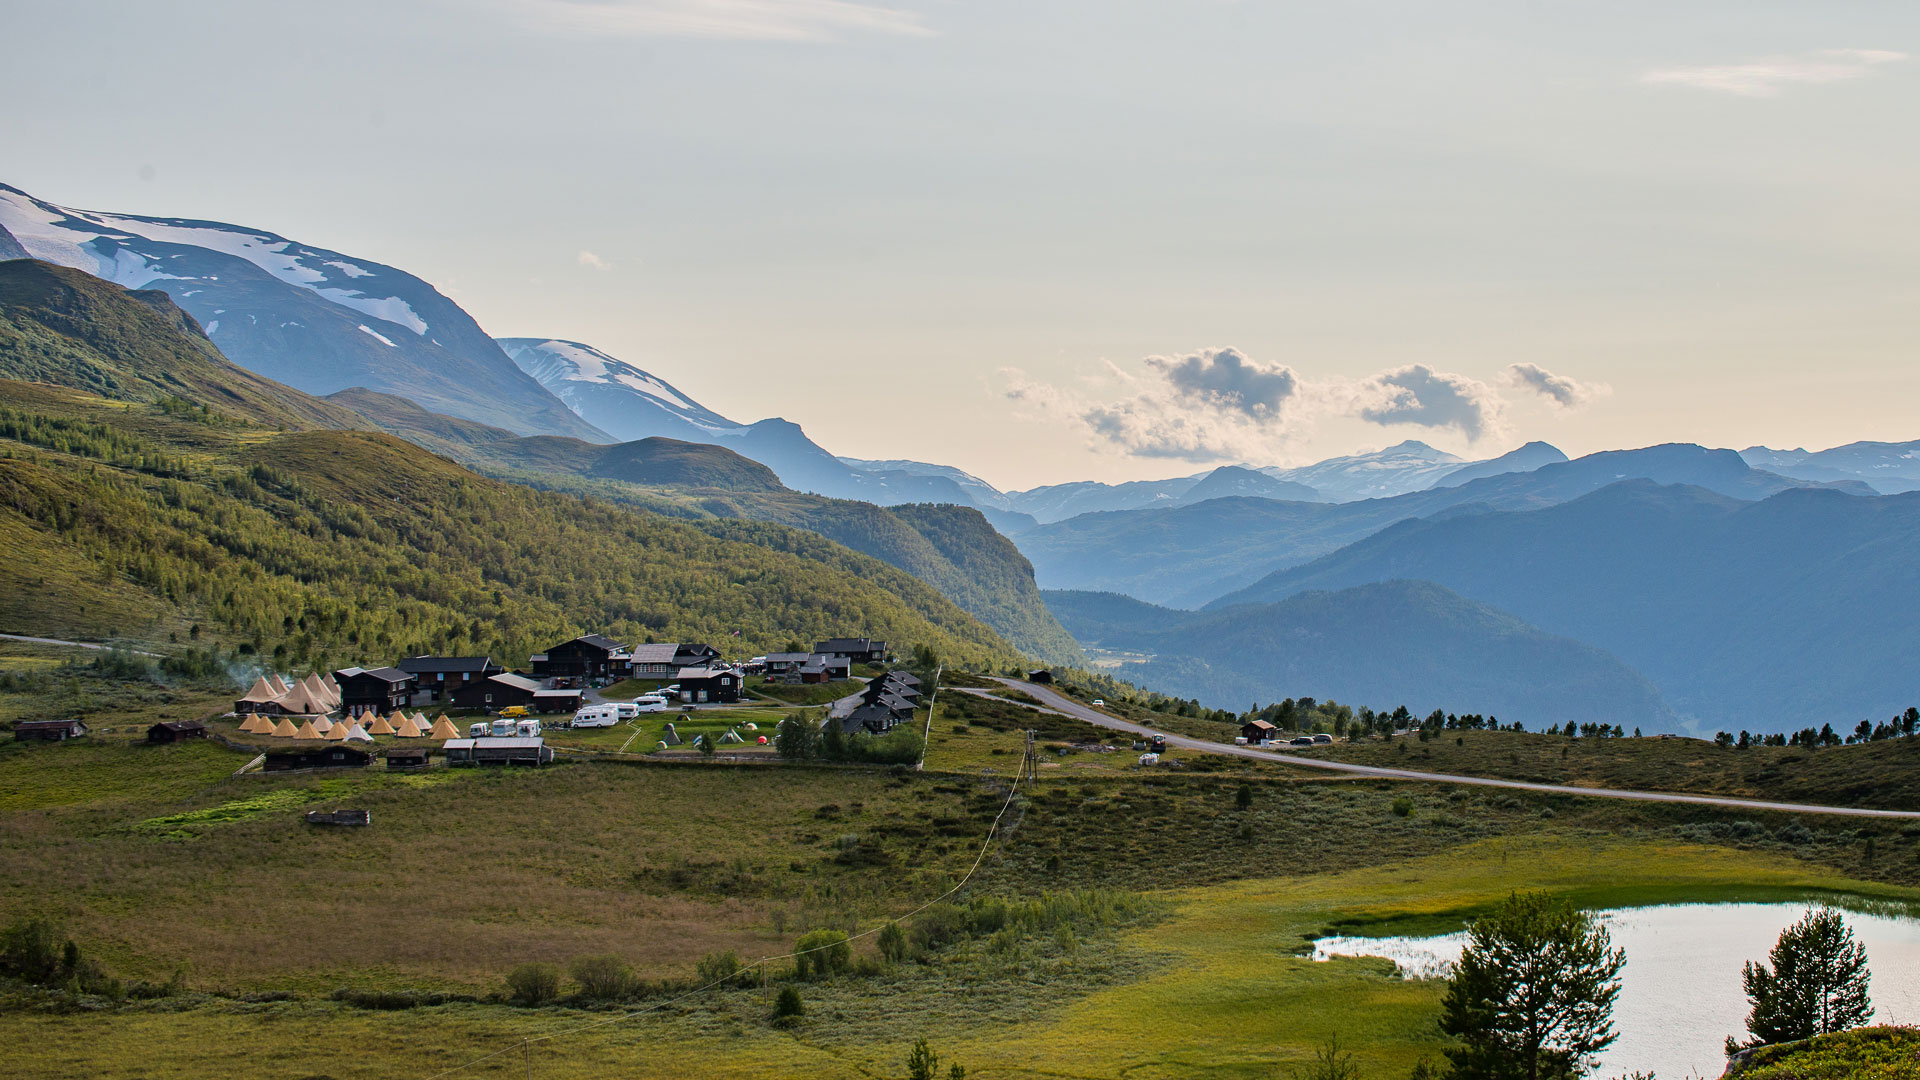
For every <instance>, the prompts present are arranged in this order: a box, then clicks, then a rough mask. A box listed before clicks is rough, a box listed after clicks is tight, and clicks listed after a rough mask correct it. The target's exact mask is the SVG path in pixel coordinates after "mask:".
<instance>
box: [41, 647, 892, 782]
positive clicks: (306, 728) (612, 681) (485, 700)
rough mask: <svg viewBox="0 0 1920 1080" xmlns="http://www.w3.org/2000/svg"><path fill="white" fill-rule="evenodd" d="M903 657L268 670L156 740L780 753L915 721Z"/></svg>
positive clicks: (273, 750) (496, 752)
mask: <svg viewBox="0 0 1920 1080" xmlns="http://www.w3.org/2000/svg"><path fill="white" fill-rule="evenodd" d="M891 661H892V656H891V654H890V653H889V651H888V648H887V643H886V642H885V641H879V640H874V639H872V638H864V637H861V638H853V637H848V638H831V639H827V640H824V641H819V642H816V643H815V644H814V647H813V648H812V649H811V650H804V651H793V652H780V653H771V654H768V655H765V656H756V657H752V658H750V659H745V660H739V661H731V660H728V659H727V658H725V657H724V656H722V654H721V653H720V651H719V650H717V649H715V648H713V647H712V646H710V645H707V644H704V643H700V642H668V643H643V644H631V645H629V644H623V643H621V642H619V641H616V640H614V639H612V638H609V637H605V636H603V635H600V634H584V635H581V636H579V637H575V638H572V639H569V640H567V641H563V642H560V643H558V644H556V645H554V646H552V647H551V648H549V649H547V650H546V651H545V652H541V653H536V654H534V655H532V656H530V657H528V659H527V664H526V666H525V667H524V668H523V669H521V670H517V671H510V670H508V669H507V668H506V667H504V666H503V665H501V664H499V663H498V662H496V661H495V660H493V659H492V658H491V657H486V656H431V655H423V656H410V657H404V658H402V659H399V660H397V661H395V662H394V663H393V664H392V665H390V666H383V667H364V666H348V667H342V668H336V669H334V670H331V671H312V672H309V673H307V674H305V675H303V676H299V677H294V676H291V675H282V674H280V673H278V672H273V671H266V672H261V673H259V674H258V675H256V676H255V677H254V678H253V681H252V684H251V685H250V686H249V687H248V689H247V690H246V691H245V692H244V693H243V694H242V695H241V696H240V697H238V698H237V699H235V700H234V702H233V708H232V711H231V712H230V713H227V714H224V715H221V716H217V717H209V718H206V719H204V720H168V721H163V722H161V723H157V724H154V725H152V726H151V727H150V728H148V729H147V732H146V739H147V741H148V742H151V743H175V742H181V741H185V740H190V739H214V740H217V741H219V742H221V743H224V744H226V745H227V746H229V747H230V748H233V749H236V750H255V751H257V752H258V753H257V756H256V758H255V759H254V762H253V765H254V766H257V767H258V768H259V769H260V770H261V771H264V772H289V771H303V770H313V769H355V768H368V767H371V766H372V765H374V764H375V762H376V761H383V762H384V764H385V766H386V767H387V768H388V769H394V770H419V769H426V768H429V767H431V766H433V765H434V764H435V763H436V761H437V762H439V763H440V764H443V765H448V766H479V765H523V766H541V765H546V764H550V763H551V762H553V760H554V755H555V751H556V750H559V751H561V752H583V751H588V752H590V751H602V752H604V751H608V750H616V749H617V750H618V751H621V752H627V751H632V752H636V753H647V754H661V755H664V756H666V757H668V758H671V757H675V756H688V755H697V756H700V757H712V756H715V755H716V754H718V753H721V752H723V751H724V752H725V753H726V754H727V755H728V756H729V757H730V758H732V759H734V760H748V761H751V760H755V759H760V760H772V759H773V758H774V757H775V756H776V755H775V750H774V739H773V735H774V734H775V732H776V729H777V726H778V724H779V723H780V722H781V720H782V719H783V718H786V717H788V716H793V717H795V718H796V719H800V720H801V722H804V723H807V724H810V725H818V726H819V727H820V728H821V729H824V728H825V727H826V726H827V725H833V726H835V727H836V728H837V730H838V733H839V734H840V735H841V736H843V737H855V736H868V737H871V736H878V735H884V734H886V733H887V732H889V731H892V730H894V729H895V728H896V727H899V726H900V725H902V724H905V723H908V722H910V721H911V720H912V719H913V715H914V712H915V710H916V709H918V708H920V707H921V702H922V696H923V690H922V687H921V680H920V678H919V677H918V676H916V675H914V674H913V673H911V672H909V671H907V670H905V669H902V668H895V667H891V666H890V664H891ZM810 706H811V707H815V708H808V707H810ZM429 713H433V714H435V715H432V716H429ZM655 714H667V715H666V716H664V717H662V718H661V720H660V724H661V726H660V727H659V728H658V729H657V730H655V731H648V730H647V727H646V725H645V718H646V717H648V716H651V715H655ZM816 714H817V715H816ZM87 734H88V728H87V725H86V724H85V722H84V721H81V720H78V719H72V720H39V721H22V722H20V723H18V724H16V725H15V728H14V738H15V740H16V741H64V740H66V739H72V738H78V737H82V736H85V735H87ZM643 736H647V737H643ZM636 744H637V745H636ZM243 771H245V770H243Z"/></svg>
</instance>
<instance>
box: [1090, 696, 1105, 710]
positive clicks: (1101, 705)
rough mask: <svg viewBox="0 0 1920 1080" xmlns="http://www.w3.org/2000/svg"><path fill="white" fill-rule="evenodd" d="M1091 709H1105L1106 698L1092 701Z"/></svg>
mask: <svg viewBox="0 0 1920 1080" xmlns="http://www.w3.org/2000/svg"><path fill="white" fill-rule="evenodd" d="M1093 707H1094V708H1096V709H1104V708H1106V707H1107V699H1106V698H1094V699H1093Z"/></svg>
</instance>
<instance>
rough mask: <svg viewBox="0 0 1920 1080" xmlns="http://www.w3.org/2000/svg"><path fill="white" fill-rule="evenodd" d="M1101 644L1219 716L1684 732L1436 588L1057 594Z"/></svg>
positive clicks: (1646, 694)
mask: <svg viewBox="0 0 1920 1080" xmlns="http://www.w3.org/2000/svg"><path fill="white" fill-rule="evenodd" d="M1047 597H1048V601H1049V603H1050V604H1053V605H1054V611H1055V613H1056V614H1058V615H1059V616H1060V619H1061V621H1062V622H1063V623H1064V624H1066V626H1067V628H1068V629H1069V630H1071V631H1073V633H1074V635H1075V636H1076V637H1079V638H1080V639H1081V640H1082V641H1084V642H1086V643H1087V644H1088V645H1089V646H1093V645H1100V646H1103V647H1106V648H1111V649H1116V650H1122V651H1128V652H1144V653H1151V654H1153V658H1152V659H1151V660H1149V661H1147V662H1145V663H1130V664H1123V665H1122V666H1121V667H1120V669H1119V670H1118V671H1117V672H1115V674H1116V675H1118V676H1120V677H1121V678H1124V679H1127V680H1128V681H1130V682H1134V683H1137V684H1139V685H1142V686H1150V687H1152V688H1153V689H1155V690H1159V691H1162V692H1164V693H1169V694H1175V695H1178V696H1181V697H1196V698H1198V699H1200V701H1201V702H1202V703H1203V704H1206V705H1208V706H1210V707H1213V708H1231V709H1244V708H1246V707H1247V705H1248V703H1250V702H1273V701H1279V700H1281V699H1283V698H1289V697H1299V696H1301V695H1303V694H1304V695H1309V696H1312V697H1315V698H1332V699H1334V700H1336V701H1343V702H1348V703H1351V704H1355V705H1372V706H1373V707H1375V708H1383V707H1384V708H1388V709H1391V708H1393V707H1394V706H1397V705H1405V706H1407V707H1408V708H1410V709H1412V710H1414V711H1415V712H1417V713H1425V712H1428V711H1430V710H1432V709H1446V710H1448V711H1449V712H1459V713H1465V712H1475V713H1480V714H1483V715H1493V716H1497V717H1499V718H1500V719H1501V720H1502V721H1503V722H1512V721H1515V720H1519V721H1522V722H1524V723H1525V724H1527V725H1528V726H1529V727H1533V728H1536V729H1537V728H1539V727H1541V726H1544V725H1546V724H1564V723H1566V722H1567V721H1569V720H1572V721H1575V722H1578V723H1588V722H1605V723H1608V724H1621V725H1623V726H1625V727H1626V728H1628V729H1632V728H1634V727H1646V728H1649V729H1653V730H1660V729H1664V728H1667V727H1670V726H1671V725H1672V724H1673V723H1674V722H1675V717H1674V715H1673V713H1672V711H1671V710H1670V709H1669V708H1668V707H1667V705H1666V704H1665V702H1663V701H1662V700H1661V698H1660V695H1659V693H1658V692H1657V691H1656V690H1655V689H1654V688H1653V686H1652V684H1650V683H1648V682H1647V680H1646V679H1644V678H1642V677H1641V676H1640V675H1639V674H1638V673H1636V672H1635V671H1634V670H1633V669H1631V668H1629V667H1627V666H1626V665H1625V664H1623V663H1621V662H1620V661H1619V660H1618V659H1615V658H1614V657H1613V656H1612V655H1610V654H1608V653H1605V652H1602V651H1601V650H1599V649H1596V648H1593V647H1592V646H1590V645H1585V644H1582V643H1580V642H1578V641H1574V640H1572V639H1570V638H1563V637H1555V636H1554V635H1551V634H1548V633H1546V632H1545V631H1543V630H1541V629H1539V628H1538V627H1535V626H1531V625H1529V624H1527V623H1525V622H1522V621H1521V620H1520V619H1518V618H1515V617H1514V616H1512V615H1509V614H1507V613H1506V612H1503V611H1498V610H1496V609H1494V608H1490V607H1488V606H1486V605H1485V604H1480V603H1476V602H1474V601H1472V600H1468V599H1467V598H1465V597H1463V596H1460V595H1458V594H1456V593H1453V592H1449V591H1448V590H1446V589H1444V588H1442V587H1440V586H1438V585H1435V584H1432V583H1431V582H1425V581H1387V582H1381V583H1378V584H1373V585H1365V586H1361V587H1359V588H1353V589H1344V590H1341V591H1339V592H1313V593H1303V594H1300V595H1297V596H1294V597H1291V598H1289V599H1288V600H1286V601H1283V602H1281V603H1278V604H1259V605H1247V606H1244V607H1235V608H1226V609H1223V610H1219V611H1208V612H1180V611H1173V610H1171V609H1168V608H1160V607H1155V606H1153V605H1151V604H1144V603H1140V602H1138V601H1129V600H1128V598H1125V597H1111V596H1110V594H1109V595H1108V596H1102V595H1101V594H1090V593H1064V594H1063V593H1048V594H1047Z"/></svg>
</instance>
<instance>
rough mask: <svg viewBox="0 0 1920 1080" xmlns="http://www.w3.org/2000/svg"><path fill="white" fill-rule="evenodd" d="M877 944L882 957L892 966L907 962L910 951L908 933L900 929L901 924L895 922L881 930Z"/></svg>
mask: <svg viewBox="0 0 1920 1080" xmlns="http://www.w3.org/2000/svg"><path fill="white" fill-rule="evenodd" d="M875 944H877V945H878V946H879V947H880V955H881V956H884V957H886V958H887V962H888V963H891V964H897V963H899V962H901V961H902V960H905V959H906V958H907V953H908V951H909V949H910V946H909V945H908V944H907V934H906V931H904V930H902V929H900V924H899V923H894V922H890V923H888V924H887V925H886V926H885V927H882V928H881V930H880V937H879V939H878V940H877V941H876V942H875Z"/></svg>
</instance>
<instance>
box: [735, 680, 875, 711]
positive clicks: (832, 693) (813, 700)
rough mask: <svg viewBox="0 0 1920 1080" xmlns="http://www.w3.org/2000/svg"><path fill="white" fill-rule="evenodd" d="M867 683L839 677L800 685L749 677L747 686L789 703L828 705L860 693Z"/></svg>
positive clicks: (755, 691)
mask: <svg viewBox="0 0 1920 1080" xmlns="http://www.w3.org/2000/svg"><path fill="white" fill-rule="evenodd" d="M865 685H866V684H865V683H863V682H860V681H859V680H857V679H839V680H836V681H834V682H829V683H803V684H800V685H798V686H794V685H790V684H786V683H770V682H767V681H765V680H753V679H749V680H748V681H747V688H748V689H749V690H751V691H753V692H754V693H756V694H762V695H764V696H766V697H770V698H774V699H776V700H779V701H784V702H786V703H787V704H789V705H826V704H828V703H830V702H835V701H839V700H840V699H841V698H843V697H846V696H848V695H850V694H857V693H859V692H860V689H861V688H862V687H863V686H865Z"/></svg>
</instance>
